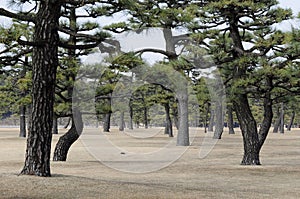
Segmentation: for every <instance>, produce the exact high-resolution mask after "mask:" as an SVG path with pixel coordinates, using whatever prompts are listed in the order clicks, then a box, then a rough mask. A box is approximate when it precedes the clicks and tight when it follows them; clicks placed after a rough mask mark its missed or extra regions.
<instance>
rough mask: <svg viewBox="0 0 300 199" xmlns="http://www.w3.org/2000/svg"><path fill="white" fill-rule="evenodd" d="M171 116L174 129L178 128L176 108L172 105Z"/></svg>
mask: <svg viewBox="0 0 300 199" xmlns="http://www.w3.org/2000/svg"><path fill="white" fill-rule="evenodd" d="M172 116H173V121H174V125H175V127H176V129H177V130H178V129H179V120H178V108H177V107H172Z"/></svg>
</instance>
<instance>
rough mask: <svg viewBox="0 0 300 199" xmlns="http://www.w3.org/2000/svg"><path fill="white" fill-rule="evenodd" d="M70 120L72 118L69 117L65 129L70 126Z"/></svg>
mask: <svg viewBox="0 0 300 199" xmlns="http://www.w3.org/2000/svg"><path fill="white" fill-rule="evenodd" d="M70 122H71V118H70V117H69V118H68V122H67V124H66V125H65V126H64V129H66V128H68V126H69V125H70Z"/></svg>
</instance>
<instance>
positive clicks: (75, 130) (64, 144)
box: [53, 110, 83, 161]
mask: <svg viewBox="0 0 300 199" xmlns="http://www.w3.org/2000/svg"><path fill="white" fill-rule="evenodd" d="M82 130H83V121H82V115H81V113H80V111H78V110H73V115H72V126H71V128H70V129H69V131H68V132H67V133H65V134H64V135H63V136H61V137H60V138H59V140H58V142H57V144H56V146H55V150H54V155H53V161H66V160H67V155H68V151H69V149H70V147H71V145H72V144H73V143H74V142H75V141H76V140H77V139H78V138H79V136H80V135H81V133H82Z"/></svg>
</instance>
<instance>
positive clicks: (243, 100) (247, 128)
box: [234, 94, 260, 165]
mask: <svg viewBox="0 0 300 199" xmlns="http://www.w3.org/2000/svg"><path fill="white" fill-rule="evenodd" d="M236 98H237V99H236V100H235V101H234V105H235V108H236V113H237V115H238V120H239V123H240V126H241V130H242V135H243V142H244V156H243V160H242V163H241V164H242V165H260V160H259V151H260V147H259V140H258V132H257V124H256V121H255V119H254V117H253V115H252V113H251V110H250V106H249V103H248V99H247V96H246V94H240V95H239V96H236Z"/></svg>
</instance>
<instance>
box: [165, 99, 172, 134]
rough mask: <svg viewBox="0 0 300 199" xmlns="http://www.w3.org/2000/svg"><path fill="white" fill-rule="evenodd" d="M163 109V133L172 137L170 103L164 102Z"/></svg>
mask: <svg viewBox="0 0 300 199" xmlns="http://www.w3.org/2000/svg"><path fill="white" fill-rule="evenodd" d="M164 107H165V111H166V126H165V134H168V135H169V137H173V127H172V126H173V125H172V120H171V116H170V105H169V103H165V104H164Z"/></svg>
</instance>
